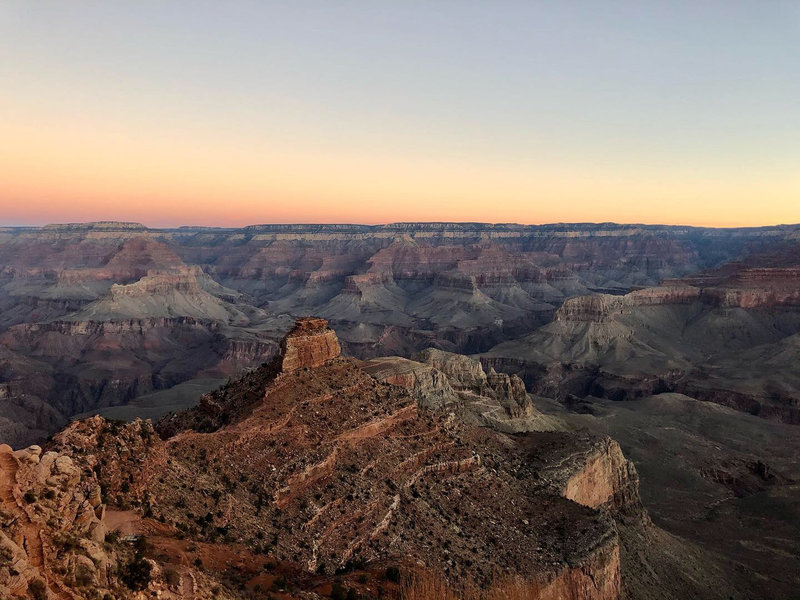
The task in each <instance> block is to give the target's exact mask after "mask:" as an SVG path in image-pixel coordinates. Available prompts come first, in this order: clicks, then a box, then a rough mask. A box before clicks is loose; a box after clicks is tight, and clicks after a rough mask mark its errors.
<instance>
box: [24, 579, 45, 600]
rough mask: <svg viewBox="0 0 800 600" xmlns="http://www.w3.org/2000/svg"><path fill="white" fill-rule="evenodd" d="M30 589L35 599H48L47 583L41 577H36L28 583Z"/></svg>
mask: <svg viewBox="0 0 800 600" xmlns="http://www.w3.org/2000/svg"><path fill="white" fill-rule="evenodd" d="M28 591H29V592H30V593H31V596H33V600H47V585H46V584H45V582H44V581H42V580H41V579H34V580H32V581H31V582H30V583H28Z"/></svg>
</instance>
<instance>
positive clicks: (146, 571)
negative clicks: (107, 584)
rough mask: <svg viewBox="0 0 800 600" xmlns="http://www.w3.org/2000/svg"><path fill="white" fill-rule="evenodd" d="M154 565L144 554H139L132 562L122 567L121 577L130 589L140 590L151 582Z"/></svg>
mask: <svg viewBox="0 0 800 600" xmlns="http://www.w3.org/2000/svg"><path fill="white" fill-rule="evenodd" d="M151 569H152V566H151V565H150V563H149V562H148V561H146V560H145V559H144V558H143V557H142V556H140V555H137V556H136V557H135V558H134V559H133V560H132V561H131V562H129V563H128V564H126V565H123V567H122V568H121V569H120V574H119V578H120V579H121V580H122V583H124V584H125V585H126V586H127V587H128V588H129V589H131V590H133V591H134V592H139V591H141V590H143V589H145V588H146V587H147V586H148V584H149V583H150V570H151Z"/></svg>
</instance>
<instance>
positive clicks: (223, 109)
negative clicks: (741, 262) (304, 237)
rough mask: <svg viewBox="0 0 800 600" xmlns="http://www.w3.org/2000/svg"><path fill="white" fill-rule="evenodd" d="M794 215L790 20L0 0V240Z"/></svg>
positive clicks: (735, 221)
mask: <svg viewBox="0 0 800 600" xmlns="http://www.w3.org/2000/svg"><path fill="white" fill-rule="evenodd" d="M94 220H121V221H137V222H141V223H144V224H147V225H150V226H176V225H211V226H237V225H246V224H254V223H328V222H329V223H387V222H394V221H484V222H517V223H531V224H534V223H548V222H587V221H596V222H601V221H602V222H605V221H615V222H624V223H667V224H689V225H711V226H755V225H769V224H778V223H797V222H800V2H797V1H792V2H784V1H782V0H769V1H767V2H765V1H763V0H754V1H737V0H719V1H713V0H691V1H686V2H683V1H680V0H672V1H670V2H663V1H652V2H651V1H647V0H631V1H614V0H608V1H605V2H596V1H595V0H586V1H584V2H575V1H570V0H560V1H534V0H529V1H528V0H526V1H523V0H519V1H510V0H485V1H483V2H474V1H470V0H420V1H417V0H404V1H402V2H394V1H388V0H387V1H385V2H384V1H380V0H363V1H360V2H355V1H347V0H342V1H336V2H333V1H330V0H325V1H321V0H320V1H304V0H292V1H291V2H277V1H276V2H268V1H258V2H243V1H234V0H231V1H226V2H204V1H202V0H192V1H179V0H170V1H168V2H164V1H163V0H154V1H148V0H135V1H134V0H130V1H119V2H108V1H106V0H102V1H92V0H82V1H80V2H63V0H54V1H44V0H18V1H13V0H0V224H2V225H39V224H46V223H59V222H77V221H94Z"/></svg>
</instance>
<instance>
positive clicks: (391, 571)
mask: <svg viewBox="0 0 800 600" xmlns="http://www.w3.org/2000/svg"><path fill="white" fill-rule="evenodd" d="M385 577H386V580H387V581H391V582H392V583H400V569H398V568H397V567H387V568H386V574H385Z"/></svg>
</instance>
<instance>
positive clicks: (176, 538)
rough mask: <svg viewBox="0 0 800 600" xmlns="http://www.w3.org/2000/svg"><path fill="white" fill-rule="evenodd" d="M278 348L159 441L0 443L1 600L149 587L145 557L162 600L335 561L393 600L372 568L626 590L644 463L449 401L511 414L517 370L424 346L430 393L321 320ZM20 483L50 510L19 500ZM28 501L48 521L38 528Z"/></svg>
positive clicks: (103, 429) (92, 436)
mask: <svg viewBox="0 0 800 600" xmlns="http://www.w3.org/2000/svg"><path fill="white" fill-rule="evenodd" d="M281 349H282V353H281V355H280V356H279V357H277V358H276V359H275V360H274V361H272V362H271V363H269V364H266V365H264V366H263V367H261V368H259V369H256V370H254V371H252V372H250V373H248V374H247V375H245V376H244V377H243V378H242V379H241V380H239V381H237V382H233V383H231V384H228V385H227V386H224V387H223V388H222V389H220V390H219V391H218V392H215V393H214V394H210V395H208V396H207V397H206V398H204V401H203V402H202V403H201V405H200V406H198V407H196V408H195V409H192V410H190V411H186V412H184V413H182V414H179V415H175V416H173V417H171V418H168V419H165V420H164V421H163V422H162V423H160V424H159V426H158V428H157V429H158V432H159V433H160V437H159V436H158V435H156V433H155V431H154V430H153V428H152V426H151V425H150V424H149V422H142V421H136V422H134V423H130V424H127V425H121V424H118V423H113V422H109V421H106V420H104V419H102V418H100V417H94V418H91V419H88V420H85V421H80V422H76V423H73V424H72V425H70V426H69V427H68V428H67V429H66V430H64V431H63V432H62V433H60V434H58V435H57V436H55V438H54V440H53V442H52V444H51V449H52V450H51V451H49V452H47V453H46V454H45V455H44V457H42V458H41V459H40V451H39V450H38V449H35V448H32V449H30V450H28V451H25V452H23V453H11V451H10V449H8V448H7V447H5V448H2V447H0V459H1V460H2V462H0V466H1V467H2V471H0V473H2V476H3V479H2V482H3V487H2V489H1V490H0V491H2V492H3V496H2V498H3V502H4V505H3V510H4V512H3V514H4V515H6V514H9V515H11V517H12V518H9V519H6V520H5V521H3V523H2V527H0V532H2V535H4V536H5V537H4V538H0V539H3V540H5V539H6V538H7V539H9V540H11V542H13V543H14V544H15V545H16V546H15V548H16V549H14V550H12V551H10V554H9V556H13V557H14V558H13V563H12V566H11V567H2V566H0V577H5V579H0V586H2V585H6V586H7V587H6V588H3V587H0V596H2V593H1V592H2V591H3V590H10V589H14V590H16V589H21V587H20V586H22V587H24V586H26V585H27V583H28V582H29V581H33V580H34V579H36V578H41V579H43V581H44V585H46V586H47V587H48V588H49V590H50V592H51V594H52V596H53V597H57V598H61V597H63V598H65V599H66V598H73V599H75V598H93V597H94V596H91V594H93V593H94V591H91V592H90V590H94V589H98V590H102V589H104V588H105V589H109V590H111V593H112V594H113V595H112V597H114V598H118V599H122V598H138V596H137V595H136V594H137V593H139V592H134V591H133V590H131V589H130V587H126V586H127V584H126V583H124V582H123V583H120V581H121V580H120V579H119V577H117V576H116V575H114V573H125V572H126V571H125V569H126V568H128V567H125V568H122V569H120V567H119V563H124V564H126V565H129V564H134V563H135V561H136V560H140V561H141V560H144V561H146V562H147V563H148V564H149V565H150V567H151V578H150V581H149V582H146V584H145V585H144V588H145V592H144V593H145V594H150V595H156V596H158V597H161V598H170V599H171V598H178V597H184V598H189V597H197V598H205V597H211V596H212V595H213V594H212V593H211V592H210V591H209V590H211V591H213V590H214V589H216V590H217V592H216V593H217V594H218V595H219V597H223V598H239V597H242V596H241V595H240V592H239V591H238V590H239V589H240V588H239V587H237V586H240V585H243V586H244V587H245V588H246V589H247V590H250V593H252V594H255V596H254V597H256V598H260V597H262V596H263V597H264V598H266V597H268V596H267V594H268V593H269V592H267V591H266V590H268V589H269V588H270V587H272V589H273V590H279V589H280V586H288V587H291V588H293V589H294V590H295V594H299V593H300V592H302V593H303V594H304V595H302V597H303V598H327V597H328V596H329V594H330V587H328V588H325V587H324V586H325V585H330V581H331V577H332V576H333V574H334V573H335V572H338V573H339V575H338V576H337V579H339V580H340V581H341V582H342V583H343V585H345V586H347V587H352V588H353V589H354V590H355V591H356V592H357V593H362V594H364V595H365V597H374V596H375V595H377V594H378V592H377V590H378V589H379V588H380V589H382V590H383V592H382V593H384V594H385V595H391V594H393V593H396V591H397V587H396V586H395V587H392V586H393V584H392V583H391V582H387V581H386V580H385V579H384V578H383V577H379V576H377V575H376V574H377V573H383V572H384V571H385V569H386V567H387V566H397V567H399V568H400V571H401V573H405V574H408V573H411V572H413V571H415V570H416V569H419V568H420V567H426V568H430V569H433V570H435V571H437V572H439V573H442V574H443V576H444V575H446V576H447V577H448V578H450V579H451V580H454V581H459V580H464V579H469V580H472V581H477V582H481V583H483V584H487V585H488V584H489V583H490V582H491V581H492V580H493V579H494V578H495V577H497V576H498V575H503V576H510V577H515V578H516V579H515V580H516V581H526V582H528V583H529V585H530V586H531V589H537V590H539V591H540V594H541V597H542V598H551V597H552V598H564V599H576V600H577V599H578V598H580V599H586V600H611V599H617V598H619V597H620V595H621V593H622V592H621V589H622V588H621V585H622V583H621V582H622V577H624V570H623V565H622V563H621V558H620V556H621V555H620V543H619V539H618V535H617V531H616V526H615V523H614V519H616V518H620V517H619V516H618V515H623V514H624V515H628V516H631V515H638V516H639V517H638V520H636V519H634V521H636V522H637V523H640V524H643V525H642V526H645V525H646V523H645V521H643V520H642V519H641V516H642V515H643V512H642V509H641V505H640V504H639V502H638V491H637V479H636V475H635V471H634V470H633V467H632V466H631V465H630V463H629V462H627V461H626V460H625V459H624V457H623V456H622V454H621V452H620V451H619V446H617V445H616V444H615V443H614V442H611V441H610V440H608V439H607V438H597V437H586V436H583V437H577V436H575V435H572V434H567V433H559V432H547V433H535V434H524V435H508V434H505V433H501V432H500V431H498V430H497V429H495V428H492V427H474V426H471V425H469V424H467V423H465V422H464V421H465V420H468V419H463V418H462V417H463V416H464V414H465V413H463V411H459V410H452V408H453V403H454V402H456V403H457V402H458V401H459V400H460V399H463V398H464V397H467V396H469V397H474V398H478V399H481V398H482V400H474V401H475V402H490V403H494V404H493V405H494V406H495V407H496V408H498V409H500V410H502V411H503V412H505V413H507V416H508V418H511V417H510V413H511V412H520V411H522V412H521V413H520V414H524V413H526V411H529V410H530V408H526V407H525V402H524V400H523V398H526V396H525V392H524V387H523V386H521V385H520V384H519V382H518V381H517V380H516V379H515V378H511V377H508V376H500V375H498V374H495V373H492V372H491V371H490V372H489V373H488V374H487V373H486V372H484V371H483V369H482V368H481V366H480V363H477V361H475V360H474V359H468V358H466V357H457V356H454V355H448V354H447V353H440V352H438V351H430V352H426V353H423V355H421V356H419V357H418V358H419V359H420V360H425V361H428V362H417V361H407V362H409V363H411V362H413V363H414V364H416V365H419V368H421V369H423V370H424V369H428V370H429V371H428V372H429V373H431V374H434V373H438V375H432V377H433V378H434V379H437V378H438V380H439V384H440V385H439V386H438V389H439V390H440V391H441V392H442V397H443V398H445V397H447V400H446V401H443V402H442V404H441V405H437V404H436V403H435V402H428V403H427V404H426V403H425V402H423V401H419V400H418V399H417V398H415V397H413V396H412V395H411V394H410V393H409V390H408V389H407V388H406V387H405V386H400V385H393V384H390V383H388V380H387V381H380V380H379V379H381V378H380V377H378V378H376V377H373V376H372V375H370V374H369V373H368V372H367V371H368V370H370V369H369V366H368V365H362V363H359V362H358V361H355V360H353V359H348V358H343V357H341V356H339V345H338V342H337V340H336V335H335V333H333V331H331V330H330V329H328V328H327V324H326V323H325V321H323V320H320V319H302V320H300V321H298V323H297V324H296V326H295V327H294V328H293V329H292V331H291V332H290V333H289V334H288V335H287V336H286V338H285V339H284V340H283V342H282V344H281ZM434 365H437V366H434ZM362 366H363V368H362ZM390 366H391V365H390ZM439 367H441V369H440V368H439ZM387 368H388V367H387ZM365 369H366V370H365ZM385 379H386V378H385ZM434 387H436V385H434ZM425 406H430V407H431V408H432V409H428V408H425ZM9 482H10V483H9ZM37 482H38V483H37ZM43 486H44V487H43ZM47 486H51V487H54V492H53V493H54V494H55V496H54V497H52V498H51V497H50V496H51V494H49V493H48V492H47V489H49V488H48V487H47ZM11 488H13V490H12V491H11V492H10V493H9V492H8V490H9V489H11ZM27 488H30V489H32V490H33V493H34V494H36V497H37V498H38V497H39V495H40V494H41V495H42V497H44V498H45V501H44V503H43V504H41V505H39V504H35V503H32V504H29V505H26V504H25V500H24V499H23V498H22V495H24V493H25V492H24V490H25V489H27ZM51 500H52V507H53V508H52V509H50V508H47V507H50V506H51V505H50V504H48V502H50V501H51ZM106 502H107V503H108V504H109V505H110V508H109V509H108V510H107V509H106V508H105V504H104V503H106ZM12 503H13V505H12ZM56 506H57V507H59V510H62V512H63V514H59V515H54V513H53V510H54V509H55V507H56ZM14 507H16V508H14ZM65 507H67V508H66V509H65ZM69 507H73V508H69ZM20 511H22V512H20ZM23 512H24V513H25V514H28V515H29V516H30V519H32V520H35V519H38V521H36V522H37V523H40V527H39V528H38V529H37V532H34V531H33V529H31V528H30V526H27V525H25V523H27V521H21V520H20V519H21V515H22V514H23ZM12 513H13V514H12ZM39 513H41V514H39ZM4 518H5V517H4ZM626 518H627V517H626ZM54 519H55V520H54ZM20 523H22V525H20ZM106 528H111V529H114V530H118V531H119V532H121V533H123V534H129V533H145V534H147V550H146V556H144V557H143V556H139V555H132V550H131V549H130V547H127V546H125V545H124V544H123V545H119V544H117V545H114V544H112V545H110V546H109V545H103V544H102V543H101V542H102V539H103V535H104V534H105V531H106ZM60 531H66V532H69V533H70V534H74V535H76V536H77V538H78V541H76V542H75V544H76V545H75V546H74V549H73V550H70V551H69V552H66V551H65V552H60V553H59V552H55V551H52V552H51V551H48V550H46V551H45V553H44V555H43V556H44V557H43V558H42V556H40V555H39V553H38V551H37V550H36V548H37V546H36V545H35V544H33V543H32V542H31V540H32V539H34V538H33V537H31V536H34V534H35V535H36V536H39V535H41V536H42V537H41V538H38V537H37V538H36V539H43V540H47V539H50V538H49V537H48V536H51V537H52V536H55V535H56V534H57V533H58V532H60ZM26 536H27V537H26ZM15 540H16V541H15ZM4 544H5V542H4ZM45 547H46V548H48V547H49V546H47V544H45ZM70 552H71V553H70ZM32 553H33V554H32ZM23 555H24V556H23ZM73 555H74V556H73ZM86 556H88V557H90V558H89V559H88V562H91V563H92V567H91V568H90V567H89V564H88V562H87V560H84V558H80V557H86ZM214 556H221V557H224V560H220V561H216V560H215V559H214V558H213V557H214ZM137 557H138V558H137ZM115 561H116V562H115ZM131 561H133V562H131ZM268 564H269V565H272V566H271V567H266V566H265V565H268ZM31 565H32V566H31ZM81 565H84V566H81ZM113 565H116V566H113ZM4 568H5V569H6V570H3V569H4ZM268 568H269V569H272V571H264V569H268ZM276 569H277V571H278V572H279V573H280V574H281V575H280V578H279V577H278V575H277V574H276V571H275V570H276ZM84 570H85V571H86V573H84ZM12 571H13V573H14V574H12ZM264 573H267V574H264ZM269 573H272V574H269ZM78 580H80V581H88V582H89V584H88V586H87V587H81V586H80V585H79V584H78V583H76V582H77V581H78ZM234 581H236V582H239V583H237V584H236V585H234V584H233V583H232V582H234ZM287 581H288V582H287ZM257 582H258V583H259V587H258V588H256V587H255V586H256V583H257ZM276 582H277V583H276ZM9 585H12V586H15V587H13V588H10V587H8V586H9ZM259 589H260V590H261V592H259ZM325 589H327V590H328V591H324V590H325ZM62 592H63V594H62ZM259 594H261V595H259ZM286 597H287V598H288V597H289V596H288V595H287V596H286ZM293 597H299V596H297V595H294V596H293Z"/></svg>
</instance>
